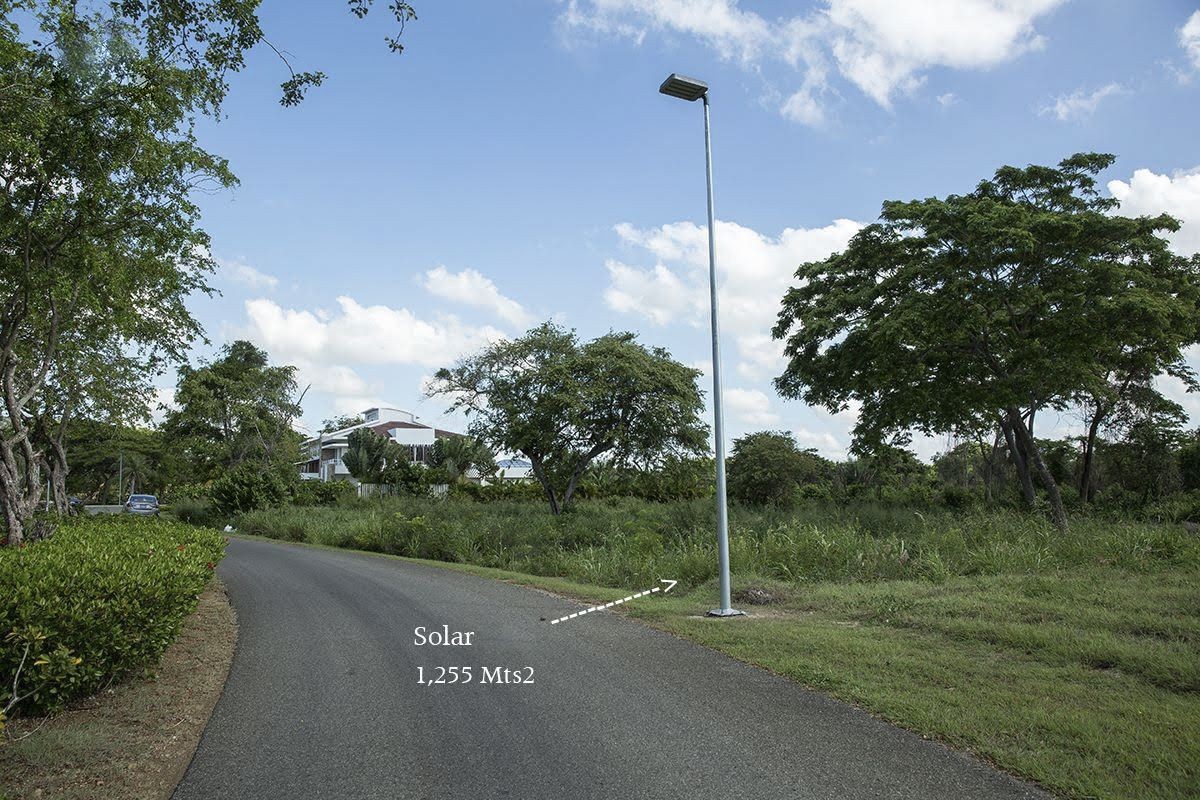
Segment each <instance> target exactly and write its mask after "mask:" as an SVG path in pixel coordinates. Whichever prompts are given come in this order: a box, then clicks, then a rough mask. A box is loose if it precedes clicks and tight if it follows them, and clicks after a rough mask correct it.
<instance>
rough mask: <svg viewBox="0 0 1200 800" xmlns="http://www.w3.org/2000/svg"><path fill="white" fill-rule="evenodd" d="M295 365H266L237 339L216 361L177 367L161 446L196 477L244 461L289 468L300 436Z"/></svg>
mask: <svg viewBox="0 0 1200 800" xmlns="http://www.w3.org/2000/svg"><path fill="white" fill-rule="evenodd" d="M295 372H296V368H295V367H290V366H284V367H275V366H271V365H270V363H269V362H268V360H267V354H266V353H265V352H263V351H262V350H260V349H258V348H257V347H255V346H254V345H252V344H251V343H250V342H246V341H236V342H233V343H232V344H229V345H226V346H225V347H224V348H222V350H221V352H220V354H219V357H218V358H216V359H215V360H213V361H211V362H209V363H207V364H201V365H200V366H198V367H192V366H189V365H185V366H183V367H180V369H179V384H178V387H177V388H176V390H175V404H176V408H174V409H172V410H171V411H170V412H169V413H168V415H167V418H166V421H165V422H164V425H163V433H164V436H165V437H166V439H167V441H168V442H169V443H170V444H171V446H172V447H174V448H175V449H176V450H177V452H179V453H180V454H182V455H184V456H185V457H186V458H187V459H188V461H189V463H190V464H191V465H192V469H193V474H194V479H195V480H210V479H212V478H215V477H216V476H217V475H218V474H219V473H220V472H222V471H224V470H228V469H232V468H234V467H237V466H238V465H240V464H243V463H250V464H257V465H260V466H271V465H283V464H288V465H290V464H292V463H293V462H295V461H297V460H298V458H299V455H298V452H299V451H298V446H299V441H300V435H299V434H298V433H297V432H296V431H294V430H293V429H292V420H293V419H295V418H296V416H298V415H299V413H300V398H299V397H297V387H296V378H295Z"/></svg>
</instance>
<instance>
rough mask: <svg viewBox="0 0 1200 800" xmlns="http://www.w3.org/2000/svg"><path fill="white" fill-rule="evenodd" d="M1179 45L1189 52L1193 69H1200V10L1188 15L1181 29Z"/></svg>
mask: <svg viewBox="0 0 1200 800" xmlns="http://www.w3.org/2000/svg"><path fill="white" fill-rule="evenodd" d="M1179 46H1180V47H1182V48H1183V51H1184V52H1185V53H1187V57H1188V60H1189V61H1191V62H1192V69H1195V70H1200V11H1196V12H1194V13H1193V14H1192V15H1191V16H1190V17H1188V20H1187V22H1185V23H1183V27H1182V28H1180V29H1179Z"/></svg>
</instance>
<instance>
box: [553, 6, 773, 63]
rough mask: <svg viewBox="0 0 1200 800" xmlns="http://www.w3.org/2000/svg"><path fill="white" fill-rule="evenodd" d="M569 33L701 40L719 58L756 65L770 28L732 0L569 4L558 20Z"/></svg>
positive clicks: (637, 39)
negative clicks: (652, 33) (657, 34)
mask: <svg viewBox="0 0 1200 800" xmlns="http://www.w3.org/2000/svg"><path fill="white" fill-rule="evenodd" d="M560 22H562V23H563V24H564V25H565V26H566V27H567V28H568V29H575V30H584V31H588V32H591V33H600V34H613V35H617V36H622V37H626V38H630V39H633V40H634V41H635V42H637V43H638V44H641V42H642V41H644V39H645V36H646V34H647V32H649V31H650V30H654V31H660V32H661V31H671V32H676V33H684V34H688V35H691V36H694V37H696V38H697V39H700V40H701V41H703V42H705V43H706V44H708V45H709V46H710V47H712V48H713V49H714V50H716V51H717V52H718V53H719V54H720V56H721V57H722V58H727V59H734V58H736V59H739V60H741V61H743V62H746V63H750V62H753V61H756V60H757V59H758V58H759V57H760V56H761V54H762V51H763V49H764V47H766V46H768V44H769V43H770V40H771V38H772V31H771V26H770V24H769V23H767V21H766V20H764V19H763V18H762V17H760V16H759V15H757V14H755V13H754V12H753V11H742V10H741V9H739V8H738V7H737V2H736V0H582V2H580V0H570V2H568V3H567V9H566V11H565V12H564V13H563V15H562V17H561V18H560Z"/></svg>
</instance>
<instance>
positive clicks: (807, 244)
mask: <svg viewBox="0 0 1200 800" xmlns="http://www.w3.org/2000/svg"><path fill="white" fill-rule="evenodd" d="M861 227H862V225H861V224H860V223H857V222H854V221H852V220H848V219H839V220H836V221H835V222H833V223H832V224H830V225H827V226H825V227H822V228H808V229H806V228H787V229H785V230H784V231H783V232H782V233H781V234H780V235H779V236H778V237H774V238H772V237H769V236H764V235H762V234H760V233H758V232H757V231H755V230H753V229H751V228H747V227H744V226H742V225H738V224H737V223H735V222H723V221H720V220H718V221H717V230H716V240H717V278H718V286H719V294H720V304H721V305H720V312H721V328H722V331H723V332H724V333H725V334H726V335H727V336H729V337H731V339H732V343H733V345H734V347H733V352H730V351H729V350H728V349H727V351H726V353H725V360H726V363H727V364H728V363H730V362H731V361H732V362H733V363H734V364H735V366H736V369H737V371H738V374H739V375H741V376H742V377H743V378H746V379H751V380H753V379H759V378H763V377H767V376H770V375H775V374H778V373H779V370H780V369H781V368H782V366H783V363H784V362H783V348H782V345H781V344H780V343H778V342H775V341H774V340H773V339H772V338H771V328H772V327H773V326H774V325H775V317H776V315H777V314H778V312H779V302H780V299H781V298H782V297H783V293H784V292H785V291H786V290H787V288H788V287H789V286H790V285H791V282H792V280H793V278H794V275H795V272H796V268H797V267H798V266H800V264H802V263H804V262H806V261H815V260H818V259H822V258H826V257H827V256H829V255H830V254H832V253H833V252H835V251H837V250H840V249H842V248H843V247H845V246H846V243H847V242H848V241H849V240H850V237H851V236H853V235H854V234H855V233H856V232H858V230H859V229H860V228H861ZM615 231H616V233H617V235H618V236H619V237H620V238H621V240H622V242H623V243H624V244H626V245H627V246H632V247H636V248H639V249H641V250H644V251H646V253H647V254H648V255H650V256H652V257H653V258H654V259H655V260H656V261H657V263H656V264H655V265H654V266H653V267H648V268H639V267H633V266H629V265H627V264H625V263H622V262H618V261H609V262H608V265H607V266H608V271H609V287H608V290H607V291H606V292H605V295H604V297H605V302H606V303H607V304H608V306H609V307H610V308H612V309H613V310H615V311H621V312H626V313H633V314H638V315H641V316H643V317H646V318H647V319H650V320H651V321H653V322H655V323H656V324H659V325H665V324H669V323H675V322H683V323H687V324H692V325H697V326H704V325H707V324H708V232H707V229H706V228H704V227H702V226H699V225H696V224H694V223H692V222H676V223H670V224H667V225H663V226H661V227H658V228H650V229H645V230H643V229H639V228H635V227H634V226H632V225H629V224H627V223H622V224H620V225H617V226H616V227H615ZM731 356H733V358H731Z"/></svg>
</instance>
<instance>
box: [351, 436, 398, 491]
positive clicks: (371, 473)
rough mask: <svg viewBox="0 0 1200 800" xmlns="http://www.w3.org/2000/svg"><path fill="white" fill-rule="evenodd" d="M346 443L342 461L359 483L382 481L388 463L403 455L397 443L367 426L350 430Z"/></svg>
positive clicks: (377, 482)
mask: <svg viewBox="0 0 1200 800" xmlns="http://www.w3.org/2000/svg"><path fill="white" fill-rule="evenodd" d="M346 444H347V445H348V447H347V448H346V452H345V454H344V455H343V456H342V463H343V464H345V465H346V469H348V470H349V471H350V474H351V475H352V476H354V478H355V479H356V480H358V481H359V482H360V483H372V484H379V483H383V482H384V480H383V473H384V470H386V469H387V466H388V464H389V463H390V462H394V461H398V460H401V459H402V457H403V455H404V454H403V452H402V451H401V448H400V446H399V445H398V444H396V443H395V442H394V441H392V440H391V439H389V438H388V437H386V436H381V435H380V434H378V433H376V432H375V431H373V430H371V429H369V428H359V429H358V430H356V431H352V432H351V433H350V436H349V437H347V440H346ZM405 460H407V459H405Z"/></svg>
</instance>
